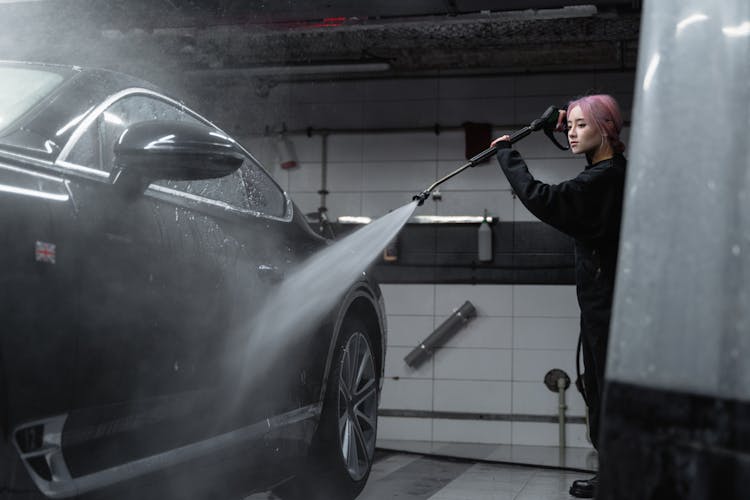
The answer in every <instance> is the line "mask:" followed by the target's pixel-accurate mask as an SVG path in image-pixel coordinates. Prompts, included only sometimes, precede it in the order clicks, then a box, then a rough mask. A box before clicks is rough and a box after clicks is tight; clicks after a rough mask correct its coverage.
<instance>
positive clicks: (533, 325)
mask: <svg viewBox="0 0 750 500" xmlns="http://www.w3.org/2000/svg"><path fill="white" fill-rule="evenodd" d="M578 332H579V320H578V318H577V317H576V318H540V317H517V318H515V319H514V322H513V333H514V336H513V347H515V348H516V349H570V348H571V346H575V345H576V343H577V342H578Z"/></svg>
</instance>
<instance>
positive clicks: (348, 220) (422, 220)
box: [337, 215, 493, 224]
mask: <svg viewBox="0 0 750 500" xmlns="http://www.w3.org/2000/svg"><path fill="white" fill-rule="evenodd" d="M485 219H486V220H487V222H490V223H491V222H493V218H492V217H483V216H481V215H415V216H414V217H411V218H410V219H409V220H408V221H407V223H408V224H481V222H482V221H483V220H485ZM337 221H338V222H339V224H369V223H370V222H372V219H371V218H370V217H351V216H343V217H339V218H338V219H337Z"/></svg>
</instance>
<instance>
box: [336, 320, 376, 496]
mask: <svg viewBox="0 0 750 500" xmlns="http://www.w3.org/2000/svg"><path fill="white" fill-rule="evenodd" d="M377 411H378V380H377V377H376V375H375V365H374V363H373V357H372V351H371V349H370V344H369V342H368V341H367V338H366V337H365V335H364V334H362V333H361V332H355V333H354V334H353V335H352V336H351V337H350V338H349V340H348V341H347V343H346V345H345V346H344V352H343V359H342V360H341V370H340V372H339V391H338V431H339V444H340V449H341V457H342V459H343V461H344V463H345V464H346V469H347V472H348V473H349V476H351V478H352V479H353V480H354V481H359V480H360V479H362V478H363V477H365V475H366V474H367V473H368V471H369V470H370V465H371V463H372V458H373V455H374V454H375V438H376V426H377Z"/></svg>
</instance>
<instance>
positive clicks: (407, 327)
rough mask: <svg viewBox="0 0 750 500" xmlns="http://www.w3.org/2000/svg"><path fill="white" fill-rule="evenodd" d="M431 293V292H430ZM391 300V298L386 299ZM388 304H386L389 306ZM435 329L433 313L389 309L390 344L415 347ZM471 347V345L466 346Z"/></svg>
mask: <svg viewBox="0 0 750 500" xmlns="http://www.w3.org/2000/svg"><path fill="white" fill-rule="evenodd" d="M430 293H431V292H430ZM386 300H390V299H386ZM387 307H388V306H386V308H387ZM434 329H435V319H434V317H433V316H432V315H423V316H412V315H399V314H391V312H390V310H388V345H389V346H393V347H409V348H411V347H414V346H416V345H419V343H420V342H422V341H423V340H424V339H425V338H427V336H428V335H429V334H430V333H432V331H433V330H434ZM465 347H470V346H465Z"/></svg>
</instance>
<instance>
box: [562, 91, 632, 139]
mask: <svg viewBox="0 0 750 500" xmlns="http://www.w3.org/2000/svg"><path fill="white" fill-rule="evenodd" d="M576 106H580V108H581V113H582V114H583V117H584V118H585V119H586V120H588V121H592V122H594V124H596V128H598V129H599V132H600V133H601V134H602V135H603V136H605V137H606V138H607V140H608V141H609V144H610V145H611V146H612V149H614V151H615V152H616V153H622V152H623V151H625V144H624V143H623V142H622V141H621V140H620V130H622V114H621V113H620V106H618V105H617V101H615V99H614V97H612V96H611V95H607V94H594V95H587V96H584V97H581V98H578V99H576V100H574V101H571V102H570V104H568V115H570V110H572V109H573V108H575V107H576Z"/></svg>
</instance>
